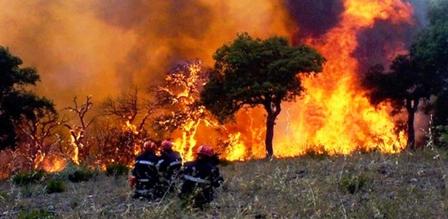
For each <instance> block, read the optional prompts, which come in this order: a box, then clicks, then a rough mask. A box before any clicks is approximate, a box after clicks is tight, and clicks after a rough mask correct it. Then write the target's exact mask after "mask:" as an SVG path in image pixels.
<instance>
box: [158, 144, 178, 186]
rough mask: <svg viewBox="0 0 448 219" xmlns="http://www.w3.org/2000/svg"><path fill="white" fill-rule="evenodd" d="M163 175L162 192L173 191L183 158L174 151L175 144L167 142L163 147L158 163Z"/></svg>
mask: <svg viewBox="0 0 448 219" xmlns="http://www.w3.org/2000/svg"><path fill="white" fill-rule="evenodd" d="M157 167H158V168H159V172H160V175H161V185H162V188H161V189H162V190H163V189H164V190H165V191H168V190H169V191H172V190H173V189H174V186H175V185H174V182H175V180H176V178H177V176H178V174H179V172H180V169H181V168H182V158H181V156H180V154H179V153H177V152H176V151H173V142H171V141H168V140H165V141H163V142H162V145H161V157H160V161H159V162H158V163H157Z"/></svg>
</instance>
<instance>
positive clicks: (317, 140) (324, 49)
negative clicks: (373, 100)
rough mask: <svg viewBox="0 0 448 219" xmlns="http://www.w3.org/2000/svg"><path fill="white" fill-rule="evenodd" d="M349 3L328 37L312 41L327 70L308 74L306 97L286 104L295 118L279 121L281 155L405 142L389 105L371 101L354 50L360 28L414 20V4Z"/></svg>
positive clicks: (389, 149)
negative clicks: (380, 21) (379, 22)
mask: <svg viewBox="0 0 448 219" xmlns="http://www.w3.org/2000/svg"><path fill="white" fill-rule="evenodd" d="M345 7H346V11H345V12H344V14H343V15H342V20H341V23H340V24H339V25H338V26H337V27H335V28H334V29H332V30H331V31H330V32H328V33H327V34H326V35H325V36H324V38H323V39H318V40H316V39H308V40H307V42H308V43H310V44H311V45H313V46H314V47H316V48H317V49H318V50H319V51H320V52H321V53H322V54H323V55H324V56H325V57H326V58H327V60H328V62H327V63H326V66H325V68H324V71H323V73H322V74H320V75H318V76H317V77H310V78H302V81H303V84H304V87H305V88H306V95H305V97H304V98H303V99H302V100H300V101H298V102H297V103H290V104H287V107H286V108H287V111H288V113H287V114H289V115H294V120H291V119H290V118H288V115H286V114H283V116H282V115H281V118H280V119H279V123H280V124H279V126H280V129H283V130H286V131H285V132H280V133H279V134H280V137H277V138H276V143H275V145H276V147H275V148H274V150H275V155H276V156H278V157H289V156H297V155H301V154H304V153H307V152H310V151H312V152H315V153H326V154H330V155H334V154H350V153H352V152H354V151H356V150H362V151H373V150H379V151H381V152H383V153H397V152H400V151H401V150H403V149H404V147H405V136H404V133H402V132H401V133H399V135H398V136H397V135H396V134H395V130H394V128H395V125H394V121H393V118H391V117H390V116H389V114H388V110H389V108H388V106H387V105H382V106H381V107H379V108H375V107H373V106H371V104H370V103H369V101H368V99H367V97H366V93H365V91H364V90H363V89H362V88H361V87H360V85H359V81H358V77H357V75H358V72H357V68H358V62H357V60H356V59H355V58H354V57H353V56H352V53H353V52H354V51H355V49H356V48H357V46H358V45H357V40H356V36H357V33H358V31H360V30H362V28H366V27H369V26H371V25H373V23H374V22H375V20H377V19H387V20H392V21H394V22H399V21H401V22H410V20H411V15H412V8H411V7H410V5H409V4H406V3H403V2H402V1H398V0H389V1H371V0H365V1H360V0H346V1H345ZM285 116H286V117H285ZM277 130H278V129H277ZM291 142H292V143H291ZM316 146H317V147H316Z"/></svg>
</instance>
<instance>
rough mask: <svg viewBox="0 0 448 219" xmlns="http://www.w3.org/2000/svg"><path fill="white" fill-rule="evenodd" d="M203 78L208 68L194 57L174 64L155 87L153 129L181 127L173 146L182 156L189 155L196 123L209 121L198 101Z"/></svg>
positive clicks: (168, 131)
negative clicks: (155, 112)
mask: <svg viewBox="0 0 448 219" xmlns="http://www.w3.org/2000/svg"><path fill="white" fill-rule="evenodd" d="M207 78H208V71H207V70H206V69H204V67H203V66H202V63H201V62H200V61H199V60H196V61H192V62H187V63H183V64H179V65H177V66H176V67H175V68H173V70H171V71H169V72H168V73H167V75H166V77H165V78H164V81H163V83H162V84H161V85H160V86H158V87H157V88H156V89H155V106H156V108H158V109H159V112H158V114H159V115H158V116H157V118H156V119H155V121H154V129H155V130H160V131H161V132H163V133H171V132H173V131H174V130H177V129H181V130H182V132H183V136H182V141H181V142H178V145H177V146H178V147H179V148H178V149H180V150H181V153H182V154H183V155H184V156H186V157H187V158H186V159H189V158H191V157H192V154H193V151H192V150H193V147H194V146H195V144H196V141H195V134H196V130H197V128H198V126H199V124H200V123H201V122H205V123H207V124H209V125H210V124H212V123H213V121H212V120H211V119H210V118H211V117H210V116H208V115H207V114H208V112H207V111H206V110H205V107H204V106H203V105H201V104H200V103H199V101H198V100H199V97H200V90H201V89H202V86H203V85H204V83H205V82H206V81H207ZM163 133H160V135H163ZM163 137H166V136H163Z"/></svg>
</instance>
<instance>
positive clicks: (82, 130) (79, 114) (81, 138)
mask: <svg viewBox="0 0 448 219" xmlns="http://www.w3.org/2000/svg"><path fill="white" fill-rule="evenodd" d="M92 107H93V102H92V97H91V96H87V97H86V101H85V102H84V103H83V104H81V105H80V104H79V103H78V98H77V97H74V98H73V106H70V107H67V108H66V110H68V111H69V112H72V113H73V114H75V118H76V120H77V123H69V122H65V123H64V126H65V127H66V128H67V129H68V130H69V131H70V138H71V142H70V144H71V146H72V147H73V155H72V158H71V159H72V161H73V163H75V164H77V165H78V164H80V158H81V159H84V158H86V156H87V155H88V154H89V153H88V152H89V149H90V148H89V146H90V145H89V141H88V138H87V137H86V132H87V129H88V128H89V127H90V125H92V123H93V121H94V120H95V118H92V119H88V118H87V113H88V112H89V111H90V110H91V109H92Z"/></svg>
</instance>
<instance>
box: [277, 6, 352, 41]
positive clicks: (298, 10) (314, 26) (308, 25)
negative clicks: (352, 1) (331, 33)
mask: <svg viewBox="0 0 448 219" xmlns="http://www.w3.org/2000/svg"><path fill="white" fill-rule="evenodd" d="M285 4H286V7H287V8H288V11H289V12H290V13H291V15H292V17H293V19H294V21H295V22H296V23H297V25H298V27H299V32H298V38H303V37H319V36H321V35H323V34H325V33H326V32H327V31H328V30H329V29H331V28H332V27H334V26H335V25H337V24H338V23H339V21H340V16H341V14H342V12H344V2H343V1H342V0H301V1H294V0H285Z"/></svg>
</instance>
